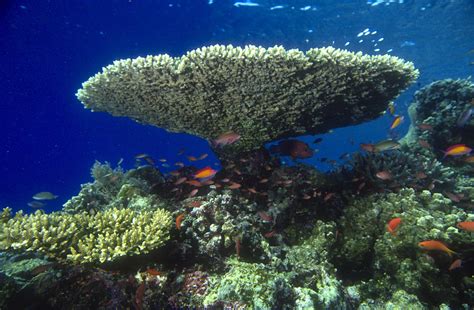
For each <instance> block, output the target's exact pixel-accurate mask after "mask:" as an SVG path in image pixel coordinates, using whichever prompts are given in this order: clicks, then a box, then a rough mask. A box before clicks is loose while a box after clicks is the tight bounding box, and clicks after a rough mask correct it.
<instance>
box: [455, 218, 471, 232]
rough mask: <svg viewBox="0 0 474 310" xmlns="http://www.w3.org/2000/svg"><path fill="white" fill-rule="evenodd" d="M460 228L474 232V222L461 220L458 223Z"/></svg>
mask: <svg viewBox="0 0 474 310" xmlns="http://www.w3.org/2000/svg"><path fill="white" fill-rule="evenodd" d="M457 226H458V228H460V229H463V230H467V231H470V232H474V222H472V221H471V222H459V223H458V225H457Z"/></svg>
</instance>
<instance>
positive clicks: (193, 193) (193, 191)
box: [188, 188, 199, 197]
mask: <svg viewBox="0 0 474 310" xmlns="http://www.w3.org/2000/svg"><path fill="white" fill-rule="evenodd" d="M198 191H199V190H198V189H197V188H195V189H193V190H192V191H191V192H190V193H189V195H188V197H194V196H196V194H197V192H198Z"/></svg>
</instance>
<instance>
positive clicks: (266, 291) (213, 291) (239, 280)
mask: <svg viewBox="0 0 474 310" xmlns="http://www.w3.org/2000/svg"><path fill="white" fill-rule="evenodd" d="M227 263H228V264H229V268H230V269H229V271H228V272H227V273H225V274H224V275H223V276H213V277H211V278H210V288H209V291H208V293H207V295H206V298H205V299H204V304H205V305H210V304H213V303H215V302H216V301H227V302H228V301H239V302H244V303H245V304H247V305H249V306H251V307H252V308H253V309H269V308H271V305H272V300H273V291H272V287H273V286H275V282H276V281H277V279H280V278H282V277H281V275H280V274H279V273H278V272H276V271H275V270H273V269H272V268H271V267H270V266H266V265H265V264H260V263H246V262H241V261H238V260H236V259H229V260H228V261H227Z"/></svg>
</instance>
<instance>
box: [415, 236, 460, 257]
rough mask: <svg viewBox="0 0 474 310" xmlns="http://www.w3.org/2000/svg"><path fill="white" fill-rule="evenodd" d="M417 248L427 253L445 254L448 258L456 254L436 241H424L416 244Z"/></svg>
mask: <svg viewBox="0 0 474 310" xmlns="http://www.w3.org/2000/svg"><path fill="white" fill-rule="evenodd" d="M418 246H420V247H422V248H423V249H425V250H429V251H433V250H436V251H442V252H445V253H447V254H448V255H449V256H452V255H453V254H456V252H454V251H453V250H450V249H449V248H448V247H447V246H446V245H445V244H444V243H443V242H441V241H437V240H426V241H422V242H420V243H418Z"/></svg>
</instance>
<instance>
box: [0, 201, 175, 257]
mask: <svg viewBox="0 0 474 310" xmlns="http://www.w3.org/2000/svg"><path fill="white" fill-rule="evenodd" d="M171 227H172V218H171V214H170V213H169V212H168V211H165V210H161V209H158V210H155V211H141V212H136V211H133V210H130V209H122V210H118V209H110V210H106V211H103V212H98V213H96V214H94V215H91V214H89V213H86V212H82V213H78V214H73V215H71V214H66V213H60V212H56V213H51V214H44V213H43V212H41V211H37V212H36V213H35V214H31V215H22V214H20V215H18V214H17V216H15V217H14V218H13V219H10V220H9V221H8V222H6V223H3V224H0V228H1V230H0V249H3V250H5V249H25V250H27V251H39V252H42V253H45V254H48V255H51V256H54V257H58V258H67V259H69V260H71V261H73V262H78V263H85V262H91V263H104V262H108V261H114V260H115V259H117V258H120V257H123V256H130V255H137V254H145V253H148V252H150V251H152V250H154V249H157V248H158V247H160V246H161V245H163V243H164V242H165V241H167V240H168V238H169V230H170V228H171Z"/></svg>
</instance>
